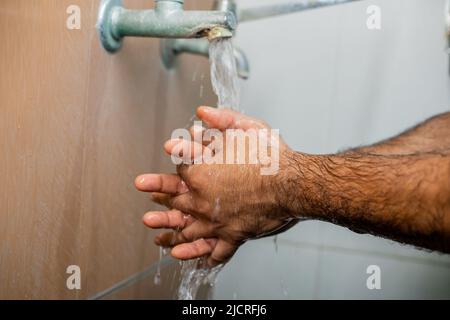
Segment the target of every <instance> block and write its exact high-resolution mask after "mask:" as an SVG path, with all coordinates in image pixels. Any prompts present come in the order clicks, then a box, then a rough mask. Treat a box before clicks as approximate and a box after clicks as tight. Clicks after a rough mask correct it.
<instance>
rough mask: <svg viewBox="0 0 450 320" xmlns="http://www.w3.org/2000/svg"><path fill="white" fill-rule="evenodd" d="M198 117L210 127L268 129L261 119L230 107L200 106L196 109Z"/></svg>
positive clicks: (220, 128) (222, 128)
mask: <svg viewBox="0 0 450 320" xmlns="http://www.w3.org/2000/svg"><path fill="white" fill-rule="evenodd" d="M197 115H198V117H199V118H200V119H201V120H202V121H204V122H205V123H206V124H207V125H208V126H209V127H210V128H216V129H219V130H225V129H242V130H248V129H268V128H269V127H268V126H267V125H266V124H265V123H264V122H263V121H261V120H258V119H256V118H252V117H249V116H246V115H244V114H242V113H239V112H237V111H234V110H231V109H216V108H211V107H200V108H198V109H197Z"/></svg>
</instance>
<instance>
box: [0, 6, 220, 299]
mask: <svg viewBox="0 0 450 320" xmlns="http://www.w3.org/2000/svg"><path fill="white" fill-rule="evenodd" d="M187 2H188V8H202V7H207V5H208V2H207V1H187ZM125 3H126V5H127V6H128V7H135V8H146V7H150V6H152V1H147V0H129V1H125ZM71 4H76V5H78V6H80V8H81V18H82V28H81V30H68V29H67V28H66V19H67V17H68V15H67V13H66V8H67V7H68V6H69V5H71ZM98 5H99V1H94V0H2V1H1V2H0V40H1V41H2V44H1V45H0V147H1V151H2V152H1V157H0V177H1V178H2V183H1V184H0V298H3V299H5V298H26V299H31V298H43V299H46V298H65V299H72V298H88V297H91V296H93V295H95V294H96V293H98V292H100V291H103V290H105V289H107V288H109V287H111V286H113V285H114V284H115V283H117V282H119V281H121V280H123V279H125V278H127V277H129V276H131V275H133V274H135V273H138V272H140V271H142V270H144V269H145V268H146V267H148V266H149V265H151V264H152V263H155V262H156V261H157V258H158V249H157V248H156V247H155V246H154V245H153V244H152V237H153V236H154V234H155V233H154V232H151V231H149V230H147V229H146V228H145V227H144V226H143V225H142V223H141V216H142V214H143V213H144V212H145V211H147V210H149V209H150V208H152V204H151V203H150V201H149V199H148V197H147V196H146V195H143V194H140V193H138V192H137V191H136V190H135V189H134V186H133V180H134V177H135V176H136V175H137V174H139V173H142V172H151V171H171V170H173V168H172V166H171V164H170V161H169V159H168V158H167V157H165V156H164V155H163V154H162V152H161V150H162V145H163V143H164V141H165V140H166V139H167V138H168V137H169V136H170V133H171V131H172V130H173V129H175V128H177V127H185V126H187V125H188V124H189V123H190V119H191V117H192V116H193V114H194V110H195V107H196V106H197V105H200V104H211V103H214V102H215V97H214V96H213V94H212V93H211V87H210V80H209V67H208V62H207V61H206V59H204V58H200V57H189V56H184V57H182V58H181V59H180V61H179V63H178V66H177V69H176V70H174V71H171V72H168V71H166V70H165V69H164V67H163V66H162V64H161V62H160V58H159V41H158V40H156V39H127V40H126V42H125V45H124V47H123V50H122V51H121V52H120V53H118V54H116V55H108V54H106V53H105V52H104V50H103V49H102V48H101V47H100V45H99V42H98V40H97V33H96V30H95V23H96V16H97V10H98ZM69 265H79V266H80V267H81V273H82V289H81V290H80V291H70V290H68V289H67V288H66V279H67V277H68V274H66V268H67V266H69ZM163 286H164V283H163ZM168 290H169V291H170V290H171V288H169V289H168ZM142 292H144V291H142ZM132 296H133V297H136V295H132ZM154 296H157V294H156V295H155V294H154ZM130 297H131V296H130Z"/></svg>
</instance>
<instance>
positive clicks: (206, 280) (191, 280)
mask: <svg viewBox="0 0 450 320" xmlns="http://www.w3.org/2000/svg"><path fill="white" fill-rule="evenodd" d="M222 267H223V265H219V266H217V267H214V268H212V269H211V268H208V267H207V266H206V261H205V258H199V259H193V260H188V261H184V262H183V263H182V267H181V283H180V286H179V288H178V300H194V299H195V298H196V297H197V294H198V291H199V289H200V287H201V286H208V289H211V288H212V287H214V285H215V283H216V279H217V275H218V273H219V272H220V270H222ZM210 294H211V290H208V298H211V295H210Z"/></svg>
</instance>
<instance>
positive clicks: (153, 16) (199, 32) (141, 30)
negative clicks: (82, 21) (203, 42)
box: [97, 0, 236, 52]
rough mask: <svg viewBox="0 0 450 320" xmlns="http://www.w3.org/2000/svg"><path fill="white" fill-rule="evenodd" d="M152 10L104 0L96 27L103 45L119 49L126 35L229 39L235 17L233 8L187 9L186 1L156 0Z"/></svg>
mask: <svg viewBox="0 0 450 320" xmlns="http://www.w3.org/2000/svg"><path fill="white" fill-rule="evenodd" d="M155 2H156V5H155V9H153V10H130V9H125V8H124V7H123V5H122V1H121V0H102V2H101V4H100V13H99V18H98V23H97V28H98V31H99V34H100V40H101V42H102V44H103V47H104V48H105V49H106V50H108V51H109V52H115V51H117V50H119V49H120V47H121V45H122V39H123V38H124V37H128V36H130V37H153V38H202V37H207V38H209V39H214V38H220V37H222V38H224V37H225V38H226V37H231V36H232V35H233V31H234V29H235V28H236V17H235V15H234V14H233V13H232V12H230V11H218V10H215V11H185V10H184V9H183V2H184V1H183V0H155Z"/></svg>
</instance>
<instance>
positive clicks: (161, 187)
mask: <svg viewBox="0 0 450 320" xmlns="http://www.w3.org/2000/svg"><path fill="white" fill-rule="evenodd" d="M135 185H136V188H137V189H138V190H140V191H145V192H161V193H169V194H179V193H184V192H188V191H189V189H188V188H187V186H186V184H185V183H183V181H182V180H181V178H180V176H178V175H176V174H144V175H140V176H139V177H137V178H136V181H135Z"/></svg>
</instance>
